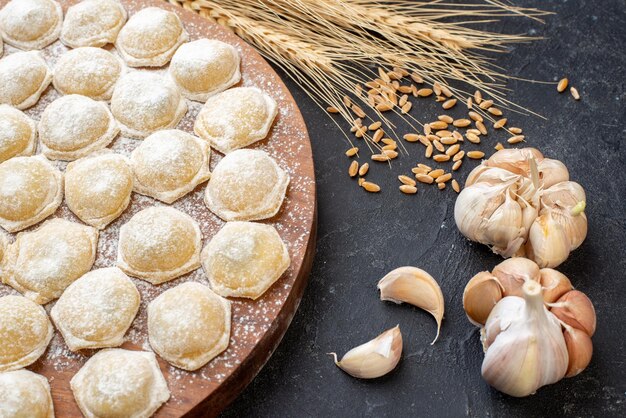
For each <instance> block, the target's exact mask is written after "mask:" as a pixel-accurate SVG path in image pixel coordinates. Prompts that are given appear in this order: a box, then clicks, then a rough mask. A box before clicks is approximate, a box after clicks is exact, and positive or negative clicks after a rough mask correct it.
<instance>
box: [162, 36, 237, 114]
mask: <svg viewBox="0 0 626 418" xmlns="http://www.w3.org/2000/svg"><path fill="white" fill-rule="evenodd" d="M239 61H240V59H239V53H238V52H237V50H236V49H235V47H233V46H232V45H229V44H227V43H224V42H221V41H217V40H214V39H198V40H197V41H193V42H189V43H187V44H184V45H181V46H180V48H178V50H177V51H176V53H175V54H174V56H173V57H172V62H171V63H170V68H169V71H170V75H171V76H172V79H173V80H174V82H175V83H176V84H178V87H180V89H181V91H182V92H183V95H184V96H185V97H187V98H188V99H191V100H197V101H199V102H203V103H204V102H205V101H206V100H207V99H208V98H209V96H212V95H214V94H216V93H219V92H221V91H224V90H226V89H227V88H229V87H231V86H233V85H235V84H237V83H238V82H239V80H240V79H241V73H240V71H239Z"/></svg>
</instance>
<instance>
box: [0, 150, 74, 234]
mask: <svg viewBox="0 0 626 418" xmlns="http://www.w3.org/2000/svg"><path fill="white" fill-rule="evenodd" d="M62 200H63V174H62V173H61V172H60V171H59V170H57V169H56V168H54V167H53V166H52V164H50V162H49V161H48V160H46V158H45V157H43V156H42V155H38V156H35V157H14V158H11V159H10V160H7V161H5V162H3V163H2V164H0V226H2V227H3V228H4V229H5V230H7V231H9V232H16V231H20V230H22V229H24V228H27V227H29V226H31V225H34V224H36V223H37V222H39V221H41V220H43V219H45V218H47V217H48V216H50V215H51V214H52V213H54V211H55V210H56V209H57V208H58V207H59V205H60V204H61V201H62Z"/></svg>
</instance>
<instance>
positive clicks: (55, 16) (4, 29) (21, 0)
mask: <svg viewBox="0 0 626 418" xmlns="http://www.w3.org/2000/svg"><path fill="white" fill-rule="evenodd" d="M62 25H63V10H62V9H61V5H60V4H59V3H57V2H56V1H53V0H11V1H10V2H9V3H8V4H7V5H6V6H4V8H3V9H2V10H0V34H2V37H3V38H4V40H5V41H6V43H8V44H9V45H13V46H14V47H16V48H19V49H24V50H31V49H42V48H44V47H46V46H48V45H50V44H51V43H52V42H54V41H56V40H57V38H58V37H59V34H60V33H61V26H62Z"/></svg>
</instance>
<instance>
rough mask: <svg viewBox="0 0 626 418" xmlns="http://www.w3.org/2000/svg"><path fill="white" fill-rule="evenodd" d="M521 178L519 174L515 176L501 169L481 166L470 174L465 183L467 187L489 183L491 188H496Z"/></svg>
mask: <svg viewBox="0 0 626 418" xmlns="http://www.w3.org/2000/svg"><path fill="white" fill-rule="evenodd" d="M519 177H520V176H519V175H518V174H513V173H511V172H509V171H506V170H503V169H501V168H498V167H488V166H486V165H484V164H481V165H479V166H478V167H476V168H475V169H473V170H472V171H471V172H470V174H469V176H468V177H467V180H466V181H465V187H468V186H471V185H472V184H475V183H487V184H489V185H490V186H495V185H498V184H500V183H508V182H511V181H517V180H519Z"/></svg>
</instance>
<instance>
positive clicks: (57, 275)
mask: <svg viewBox="0 0 626 418" xmlns="http://www.w3.org/2000/svg"><path fill="white" fill-rule="evenodd" d="M97 245H98V231H97V230H96V229H95V228H92V227H90V226H85V225H81V224H79V223H75V222H70V221H67V220H65V219H61V218H56V219H51V220H49V221H47V222H45V223H44V224H43V225H41V226H40V227H39V228H37V229H35V230H33V231H28V232H21V233H19V234H18V235H17V238H16V239H15V242H14V243H13V244H11V245H9V247H8V248H7V251H6V254H5V256H4V259H3V260H2V281H3V282H4V283H5V284H8V285H9V286H11V287H13V288H14V289H15V290H17V291H19V292H21V293H23V294H24V296H26V297H27V298H29V299H31V300H33V301H34V302H36V303H39V304H42V305H43V304H45V303H48V302H50V301H51V300H53V299H56V298H58V297H59V296H61V293H63V291H64V290H65V288H66V287H67V286H69V285H70V284H72V282H74V281H75V280H76V279H78V278H79V277H80V276H82V275H83V274H85V273H87V272H88V271H89V270H91V267H92V266H93V263H94V261H95V258H96V248H97Z"/></svg>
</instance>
